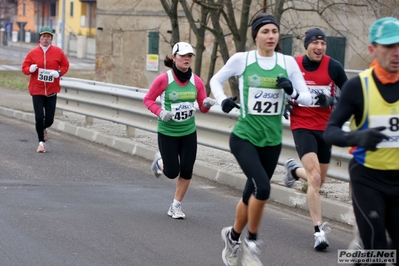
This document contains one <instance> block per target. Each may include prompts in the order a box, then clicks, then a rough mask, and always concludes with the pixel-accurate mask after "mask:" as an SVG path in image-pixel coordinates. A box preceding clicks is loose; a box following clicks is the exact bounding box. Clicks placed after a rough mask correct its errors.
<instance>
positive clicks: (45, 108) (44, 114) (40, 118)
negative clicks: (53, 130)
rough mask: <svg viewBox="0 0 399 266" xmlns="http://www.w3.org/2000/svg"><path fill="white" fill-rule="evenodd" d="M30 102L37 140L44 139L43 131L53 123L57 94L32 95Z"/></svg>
mask: <svg viewBox="0 0 399 266" xmlns="http://www.w3.org/2000/svg"><path fill="white" fill-rule="evenodd" d="M32 102H33V110H34V112H35V121H36V132H37V137H38V139H39V141H44V136H43V131H44V130H45V129H46V128H49V127H50V126H51V125H52V124H53V123H54V115H55V108H56V104H57V94H54V95H53V96H49V97H48V96H44V95H33V96H32Z"/></svg>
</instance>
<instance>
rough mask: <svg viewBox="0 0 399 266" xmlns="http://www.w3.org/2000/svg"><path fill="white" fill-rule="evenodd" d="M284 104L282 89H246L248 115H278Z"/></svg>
mask: <svg viewBox="0 0 399 266" xmlns="http://www.w3.org/2000/svg"><path fill="white" fill-rule="evenodd" d="M283 102H284V92H283V90H282V89H274V88H273V89H266V88H254V87H249V89H248V113H250V114H252V115H279V114H281V109H282V105H283Z"/></svg>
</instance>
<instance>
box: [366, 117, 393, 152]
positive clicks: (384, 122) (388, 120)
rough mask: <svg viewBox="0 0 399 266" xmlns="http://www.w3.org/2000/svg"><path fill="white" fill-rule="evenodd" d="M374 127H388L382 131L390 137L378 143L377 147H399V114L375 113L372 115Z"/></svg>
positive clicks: (371, 119)
mask: <svg viewBox="0 0 399 266" xmlns="http://www.w3.org/2000/svg"><path fill="white" fill-rule="evenodd" d="M370 125H371V126H372V127H380V126H384V127H386V129H385V130H384V131H381V133H382V134H385V135H387V136H388V137H389V139H388V140H385V139H384V140H383V141H382V142H380V143H379V144H378V145H377V148H399V116H398V115H373V116H370Z"/></svg>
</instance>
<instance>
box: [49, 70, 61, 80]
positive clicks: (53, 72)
mask: <svg viewBox="0 0 399 266" xmlns="http://www.w3.org/2000/svg"><path fill="white" fill-rule="evenodd" d="M50 75H51V76H53V77H54V78H59V77H60V73H59V72H58V71H57V70H51V72H50Z"/></svg>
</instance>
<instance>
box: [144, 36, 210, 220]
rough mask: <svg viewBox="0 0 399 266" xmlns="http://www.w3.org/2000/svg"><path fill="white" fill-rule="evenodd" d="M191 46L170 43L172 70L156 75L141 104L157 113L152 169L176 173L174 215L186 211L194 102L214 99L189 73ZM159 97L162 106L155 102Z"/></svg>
mask: <svg viewBox="0 0 399 266" xmlns="http://www.w3.org/2000/svg"><path fill="white" fill-rule="evenodd" d="M193 56H195V54H194V50H193V47H192V46H191V45H190V44H188V43H186V42H178V43H176V44H175V45H174V46H173V50H172V58H169V57H166V59H165V60H164V63H165V66H167V67H170V68H171V70H169V71H167V72H166V73H163V74H161V75H160V76H158V77H157V78H156V79H155V80H154V82H153V83H152V85H151V87H150V89H149V90H148V92H147V94H146V95H145V97H144V100H143V101H144V105H145V106H146V107H147V108H148V109H149V110H150V111H151V112H152V113H154V114H155V115H156V116H158V117H159V118H158V147H159V152H157V153H156V154H155V160H154V161H153V163H152V165H151V170H152V171H153V173H154V175H155V176H156V177H159V176H160V175H161V174H164V175H165V176H166V177H168V178H170V179H174V178H176V177H178V180H177V183H176V191H175V195H174V199H173V202H172V204H170V207H169V210H168V212H167V214H168V215H169V216H170V217H172V218H174V219H184V218H185V217H186V215H185V214H184V213H183V211H182V208H181V202H182V200H183V198H184V195H185V194H186V192H187V189H188V186H189V184H190V181H191V177H192V175H193V168H194V162H195V159H196V156H197V131H196V126H195V118H194V114H195V111H196V109H195V107H194V102H195V101H197V102H198V106H199V110H200V111H201V112H203V113H206V112H208V111H209V108H211V107H212V106H213V105H214V104H215V103H216V102H215V100H213V99H212V98H209V97H206V92H205V85H204V83H203V82H202V80H201V78H200V77H198V76H197V75H195V74H194V73H192V71H191V67H190V66H191V62H192V61H193ZM158 97H159V98H160V102H161V106H159V105H158V104H157V102H156V99H157V98H158Z"/></svg>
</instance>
